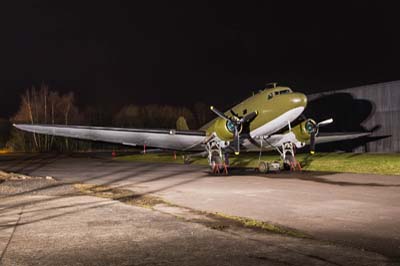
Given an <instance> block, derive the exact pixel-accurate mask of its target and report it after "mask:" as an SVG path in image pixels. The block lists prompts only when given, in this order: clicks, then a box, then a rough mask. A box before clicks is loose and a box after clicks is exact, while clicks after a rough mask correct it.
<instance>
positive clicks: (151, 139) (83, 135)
mask: <svg viewBox="0 0 400 266" xmlns="http://www.w3.org/2000/svg"><path fill="white" fill-rule="evenodd" d="M14 126H15V127H16V128H18V129H21V130H24V131H28V132H33V133H37V134H45V135H52V136H62V137H70V138H76V139H84V140H92V141H104V142H110V143H118V144H122V145H127V146H144V145H146V146H148V147H154V148H160V149H168V150H181V151H187V150H191V151H192V150H193V151H197V150H201V151H202V150H204V148H202V145H203V141H204V139H205V137H206V133H205V132H204V131H189V130H188V131H179V130H174V129H171V130H166V129H133V128H112V127H91V126H69V125H31V124H14Z"/></svg>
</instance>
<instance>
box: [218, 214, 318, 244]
mask: <svg viewBox="0 0 400 266" xmlns="http://www.w3.org/2000/svg"><path fill="white" fill-rule="evenodd" d="M215 215H216V216H218V217H221V218H223V219H228V220H231V221H234V222H237V223H239V224H240V225H241V226H244V227H247V228H252V229H260V230H263V231H267V232H270V233H274V234H281V235H287V236H292V237H297V238H311V237H310V236H308V235H306V234H304V233H302V232H299V231H297V230H294V229H290V228H286V227H283V226H280V225H274V224H271V223H267V222H263V221H258V220H254V219H250V218H246V217H239V216H231V215H227V214H223V213H219V212H217V213H215Z"/></svg>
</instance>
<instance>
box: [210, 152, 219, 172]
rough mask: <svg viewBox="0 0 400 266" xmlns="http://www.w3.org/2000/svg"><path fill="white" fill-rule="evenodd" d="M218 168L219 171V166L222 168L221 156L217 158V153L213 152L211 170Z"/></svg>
mask: <svg viewBox="0 0 400 266" xmlns="http://www.w3.org/2000/svg"><path fill="white" fill-rule="evenodd" d="M216 166H218V167H219V168H220V169H219V170H221V166H222V158H221V156H219V153H218V152H215V153H213V154H212V155H211V169H212V170H213V169H215V167H216Z"/></svg>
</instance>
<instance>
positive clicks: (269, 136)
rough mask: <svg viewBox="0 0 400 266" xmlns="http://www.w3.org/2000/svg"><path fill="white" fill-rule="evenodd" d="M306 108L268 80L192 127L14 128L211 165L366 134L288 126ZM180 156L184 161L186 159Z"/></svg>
mask: <svg viewBox="0 0 400 266" xmlns="http://www.w3.org/2000/svg"><path fill="white" fill-rule="evenodd" d="M306 106H307V97H306V96H305V95H304V94H302V93H298V92H293V91H292V90H291V89H290V88H288V87H282V86H277V85H276V83H274V84H272V86H271V87H267V88H265V89H264V90H261V91H259V92H258V93H257V94H254V95H252V96H251V97H249V98H247V99H245V100H244V101H242V102H241V103H239V104H238V105H236V106H234V107H232V108H231V109H229V110H228V111H226V112H221V111H219V110H218V109H216V108H215V107H212V106H211V108H210V109H211V111H212V112H214V113H215V114H216V116H217V117H216V118H215V119H214V120H212V121H210V122H209V123H207V124H206V125H204V126H203V127H202V128H200V129H199V130H196V131H193V130H187V131H181V130H175V129H161V130H157V129H136V128H112V127H92V126H70V125H34V124H15V125H14V126H15V127H16V128H18V129H21V130H24V131H28V132H33V133H35V134H36V133H37V134H47V135H53V136H63V137H70V138H76V139H84V140H92V141H103V142H110V143H118V144H123V145H128V146H144V147H151V148H157V149H162V150H173V151H183V152H187V153H188V154H190V153H192V154H193V153H195V152H196V154H197V155H200V154H202V155H204V156H207V157H208V162H209V164H210V166H211V167H214V166H215V165H220V164H221V163H223V162H225V159H226V157H227V156H226V154H229V153H234V154H236V155H239V153H240V151H246V152H249V151H267V150H276V151H277V152H279V154H280V156H281V158H282V160H283V161H284V162H285V161H287V160H288V158H290V159H291V160H293V159H294V150H295V148H302V147H304V146H306V145H310V152H311V153H312V154H313V153H314V150H315V145H316V144H319V143H326V142H334V141H341V140H348V139H354V138H359V137H362V136H366V135H368V134H369V133H340V134H329V135H319V128H320V127H322V126H325V125H328V124H330V123H332V122H333V119H331V118H329V119H327V120H324V121H321V122H318V123H317V122H315V121H314V120H313V119H303V121H302V122H300V123H298V124H297V125H294V126H293V127H292V125H291V123H292V122H293V121H295V120H296V119H297V118H298V117H299V116H300V115H302V113H303V111H304V109H305V108H306ZM185 158H186V160H185V161H187V159H188V158H190V157H185Z"/></svg>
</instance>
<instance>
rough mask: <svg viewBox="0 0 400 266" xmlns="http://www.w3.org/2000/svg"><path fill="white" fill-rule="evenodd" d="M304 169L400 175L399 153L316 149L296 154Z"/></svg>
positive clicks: (254, 156)
mask: <svg viewBox="0 0 400 266" xmlns="http://www.w3.org/2000/svg"><path fill="white" fill-rule="evenodd" d="M261 159H262V160H264V161H275V160H279V155H277V154H266V155H263V156H262V158H261ZM116 160H122V161H140V162H159V163H182V164H183V159H182V156H179V155H178V156H177V159H176V160H174V158H173V155H172V153H171V154H168V153H159V154H145V155H142V154H134V155H127V156H120V157H117V158H116ZM297 160H298V161H300V163H301V165H302V167H303V169H304V170H307V171H321V172H348V173H365V174H384V175H400V154H396V153H394V154H374V153H317V154H315V155H309V154H298V155H297ZM192 163H193V164H199V165H207V164H208V163H207V159H205V158H193V160H192ZM230 163H231V166H233V167H248V168H256V167H257V166H258V153H242V154H241V155H240V156H233V155H232V156H231V157H230Z"/></svg>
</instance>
